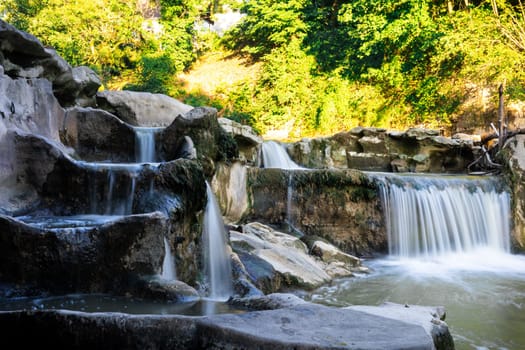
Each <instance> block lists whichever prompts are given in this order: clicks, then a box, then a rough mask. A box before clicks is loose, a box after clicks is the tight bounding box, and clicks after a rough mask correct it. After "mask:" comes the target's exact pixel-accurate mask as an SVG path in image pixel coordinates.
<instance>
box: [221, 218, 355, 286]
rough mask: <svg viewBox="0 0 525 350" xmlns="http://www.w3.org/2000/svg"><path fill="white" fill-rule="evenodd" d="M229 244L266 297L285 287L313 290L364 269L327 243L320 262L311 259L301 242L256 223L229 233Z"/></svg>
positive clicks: (314, 256) (313, 256)
mask: <svg viewBox="0 0 525 350" xmlns="http://www.w3.org/2000/svg"><path fill="white" fill-rule="evenodd" d="M230 242H231V245H232V248H233V249H234V251H235V252H236V253H237V254H238V255H239V258H240V260H241V262H242V263H243V264H244V266H245V268H246V271H247V273H248V276H249V278H250V279H251V281H252V282H253V283H254V284H255V285H256V286H257V287H258V288H259V289H261V290H262V291H263V292H265V293H270V292H275V291H278V290H280V289H281V288H284V287H299V288H305V289H312V288H315V287H318V286H320V285H322V284H325V283H327V282H329V281H331V280H332V279H333V278H335V277H346V276H351V275H352V273H353V271H355V270H358V268H359V267H360V265H361V264H360V260H359V259H358V258H354V259H350V256H349V255H348V254H344V253H343V252H341V251H339V250H338V249H337V248H336V247H334V246H331V245H330V244H328V243H325V244H324V245H323V251H325V252H326V253H325V254H324V255H322V254H321V258H319V256H318V255H311V254H309V250H308V247H307V246H306V244H304V243H303V242H302V241H301V240H300V239H299V238H297V237H294V236H292V235H289V234H286V233H282V232H278V231H275V230H273V229H271V228H270V227H268V226H266V225H263V224H260V223H255V222H254V223H249V224H246V225H243V226H242V232H239V231H238V230H232V231H230ZM319 251H320V249H319V248H318V249H317V252H319ZM328 251H330V252H332V253H331V254H330V253H328Z"/></svg>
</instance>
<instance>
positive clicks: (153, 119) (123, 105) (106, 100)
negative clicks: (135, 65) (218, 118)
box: [96, 90, 193, 127]
mask: <svg viewBox="0 0 525 350" xmlns="http://www.w3.org/2000/svg"><path fill="white" fill-rule="evenodd" d="M96 100H97V106H98V107H99V108H101V109H104V110H106V111H108V112H110V113H112V114H114V115H116V116H117V117H118V118H120V119H121V120H123V121H124V122H126V123H128V124H131V125H135V126H148V127H166V126H168V125H170V124H171V123H173V121H174V120H175V118H177V116H179V115H184V114H186V113H188V112H189V111H191V110H192V109H193V107H192V106H189V105H187V104H184V103H182V102H180V101H178V100H176V99H174V98H171V97H169V96H166V95H163V94H152V93H149V92H136V91H109V90H107V91H100V92H98V93H97V94H96Z"/></svg>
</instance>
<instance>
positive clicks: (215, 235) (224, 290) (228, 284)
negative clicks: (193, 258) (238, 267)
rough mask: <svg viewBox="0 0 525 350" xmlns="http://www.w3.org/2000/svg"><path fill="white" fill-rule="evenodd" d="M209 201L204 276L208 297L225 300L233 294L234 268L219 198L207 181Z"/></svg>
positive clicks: (206, 221)
mask: <svg viewBox="0 0 525 350" xmlns="http://www.w3.org/2000/svg"><path fill="white" fill-rule="evenodd" d="M206 195H207V197H208V202H207V204H206V209H205V212H204V222H203V232H202V248H203V252H202V253H203V260H204V276H205V278H206V282H207V283H208V297H209V298H210V299H213V300H221V301H225V300H227V299H228V298H229V297H230V296H232V294H233V282H232V268H231V261H230V254H229V251H228V245H227V235H226V230H225V228H224V222H223V219H222V215H221V211H220V208H219V205H218V203H217V199H216V198H215V195H214V193H213V191H212V189H211V187H210V185H209V183H208V182H206Z"/></svg>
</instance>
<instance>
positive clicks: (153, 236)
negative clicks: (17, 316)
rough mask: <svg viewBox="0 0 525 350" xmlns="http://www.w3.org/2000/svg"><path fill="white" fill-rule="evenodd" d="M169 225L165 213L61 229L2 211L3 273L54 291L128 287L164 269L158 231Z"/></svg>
mask: <svg viewBox="0 0 525 350" xmlns="http://www.w3.org/2000/svg"><path fill="white" fill-rule="evenodd" d="M57 220H60V219H57ZM167 225H168V218H167V217H166V216H165V215H162V214H161V213H151V214H141V215H133V216H126V217H122V218H120V219H114V220H110V221H106V222H104V223H101V224H100V225H95V226H92V227H59V228H42V227H39V226H35V225H30V224H25V223H23V222H21V221H19V220H17V219H15V218H12V217H8V216H0V227H1V229H0V255H1V256H0V266H1V267H0V278H1V279H2V281H7V282H11V283H17V284H33V283H36V284H38V285H40V286H42V287H43V288H47V289H48V290H50V291H54V292H80V291H82V292H91V291H96V292H117V293H118V292H125V291H126V290H127V289H128V288H129V281H132V280H134V279H138V278H140V276H142V275H153V274H156V273H158V271H160V267H161V264H162V261H161V257H162V253H163V251H164V245H163V242H162V238H161V236H160V235H159V234H158V232H165V231H166V230H167ZM102 266H103V268H101V267H102Z"/></svg>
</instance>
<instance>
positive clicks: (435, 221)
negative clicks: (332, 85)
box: [0, 21, 525, 349]
mask: <svg viewBox="0 0 525 350" xmlns="http://www.w3.org/2000/svg"><path fill="white" fill-rule="evenodd" d="M0 39H2V40H3V41H5V42H9V45H2V46H1V47H0V51H1V54H0V102H1V103H0V114H1V115H2V118H1V119H0V151H1V152H0V188H1V191H0V310H1V311H0V325H1V326H2V327H3V329H4V333H5V334H6V336H5V337H4V338H5V341H9V342H11V341H12V342H14V343H15V344H18V345H21V346H23V345H27V344H30V343H31V342H32V339H28V338H29V337H27V334H31V335H32V337H38V339H39V340H40V344H41V345H45V346H52V347H54V348H94V347H112V348H127V349H143V348H152V349H156V348H175V349H216V348H242V349H260V348H272V349H273V348H275V349H289V348H305V349H342V348H345V349H357V348H359V349H363V348H365V349H406V348H417V349H420V348H421V349H453V348H457V349H468V348H472V347H475V348H492V347H497V348H509V349H510V348H520V347H523V346H525V338H523V335H522V334H521V328H522V326H523V325H525V319H524V316H523V312H522V309H521V308H522V305H523V304H524V303H525V289H524V284H525V259H524V257H523V255H520V254H517V253H519V252H520V251H523V247H524V237H525V233H524V232H525V231H524V230H523V226H524V223H525V221H524V220H525V219H523V214H522V213H523V211H524V209H525V207H523V206H524V204H523V203H522V200H521V198H523V196H522V195H521V192H522V191H523V186H522V183H523V180H522V178H523V175H522V174H524V169H525V165H524V164H525V163H524V159H525V153H524V152H523V150H524V149H525V148H523V145H524V144H525V143H524V140H523V139H522V138H521V136H520V135H517V136H515V137H514V138H511V139H509V140H508V141H507V143H506V144H505V147H502V150H501V152H500V153H499V155H498V156H499V158H498V160H499V161H500V162H501V164H503V166H502V167H501V169H500V172H499V173H498V174H495V173H486V175H484V176H472V175H468V172H469V171H470V170H475V171H476V169H472V168H471V165H472V164H474V162H475V160H476V159H479V158H480V156H482V155H483V153H482V147H480V144H479V140H477V139H476V138H475V137H473V136H468V135H455V136H454V137H452V138H448V137H444V136H442V135H440V134H439V133H438V132H437V131H433V130H425V129H410V130H407V131H405V132H400V131H388V130H384V129H377V128H355V129H353V130H349V131H348V132H345V133H341V134H337V135H333V136H331V137H327V138H318V139H305V140H301V141H298V142H294V143H280V142H276V141H263V140H262V139H261V138H260V137H259V136H258V135H256V134H255V133H253V131H252V130H251V129H250V128H248V127H246V126H243V125H239V124H237V123H235V122H233V121H231V120H227V119H223V118H217V111H216V110H215V109H213V108H208V107H199V108H193V107H191V106H187V105H184V104H181V103H180V102H179V101H176V100H173V99H171V98H169V97H167V96H163V95H156V94H147V93H133V92H116V91H115V92H112V91H104V92H97V89H98V87H99V86H100V81H99V79H98V77H97V76H96V74H94V73H93V72H90V71H89V69H88V68H86V67H76V68H72V67H70V66H69V65H68V64H67V63H66V62H64V61H63V59H61V58H60V57H59V56H58V55H56V53H55V52H54V51H53V50H51V49H49V48H45V47H44V46H43V45H42V44H41V43H40V42H39V41H38V39H36V38H35V37H33V36H31V35H30V34H28V33H24V32H21V31H18V30H16V29H15V28H13V27H12V26H10V25H8V24H7V23H5V22H1V21H0ZM28 62H31V65H32V66H28ZM66 92H67V93H66ZM478 170H480V169H478ZM476 173H481V171H476ZM509 319H510V320H512V322H509V321H508V320H509ZM445 321H446V322H445Z"/></svg>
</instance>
